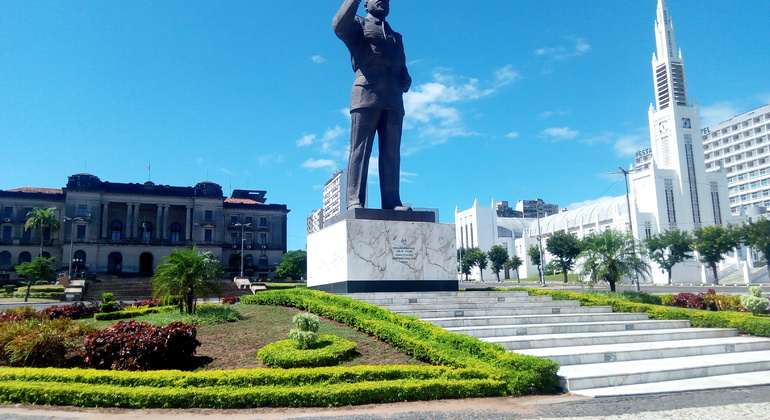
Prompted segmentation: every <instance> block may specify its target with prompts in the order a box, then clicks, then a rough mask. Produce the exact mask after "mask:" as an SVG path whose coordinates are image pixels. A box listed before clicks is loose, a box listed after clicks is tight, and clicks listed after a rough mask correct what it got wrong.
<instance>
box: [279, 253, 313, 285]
mask: <svg viewBox="0 0 770 420" xmlns="http://www.w3.org/2000/svg"><path fill="white" fill-rule="evenodd" d="M275 277H276V278H279V279H285V278H287V277H291V278H292V279H294V280H299V279H304V278H305V277H307V252H306V251H305V250H302V249H298V250H296V251H289V252H287V253H285V254H283V258H282V259H281V264H279V265H278V267H276V269H275Z"/></svg>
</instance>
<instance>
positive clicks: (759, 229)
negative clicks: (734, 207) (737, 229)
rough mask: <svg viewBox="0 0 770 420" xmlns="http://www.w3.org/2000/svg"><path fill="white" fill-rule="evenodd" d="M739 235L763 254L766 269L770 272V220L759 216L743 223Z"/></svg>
mask: <svg viewBox="0 0 770 420" xmlns="http://www.w3.org/2000/svg"><path fill="white" fill-rule="evenodd" d="M741 237H742V238H743V241H744V242H746V244H748V245H751V246H753V247H754V248H756V249H757V250H759V251H762V253H763V254H765V262H766V263H767V266H766V268H767V271H768V274H770V220H768V219H765V218H760V219H758V220H757V221H752V222H750V223H748V224H745V225H743V227H742V228H741Z"/></svg>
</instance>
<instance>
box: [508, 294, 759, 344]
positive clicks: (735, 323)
mask: <svg viewBox="0 0 770 420" xmlns="http://www.w3.org/2000/svg"><path fill="white" fill-rule="evenodd" d="M494 290H500V291H523V292H528V293H529V294H530V295H532V296H543V295H545V296H551V297H553V299H554V300H579V301H580V303H581V304H582V305H583V306H609V307H612V310H613V311H615V312H645V313H647V315H649V316H650V319H669V320H672V319H677V320H686V321H690V323H691V324H692V326H693V327H700V328H735V329H737V330H738V332H740V333H741V334H747V335H755V336H759V337H770V317H768V316H753V315H752V314H750V313H747V312H733V311H725V312H713V311H704V310H698V309H685V308H675V307H668V306H660V305H650V304H645V303H634V302H628V301H623V300H619V299H608V298H602V297H599V296H594V295H588V294H584V293H577V292H567V291H560V290H541V289H535V288H529V287H513V288H495V289H494Z"/></svg>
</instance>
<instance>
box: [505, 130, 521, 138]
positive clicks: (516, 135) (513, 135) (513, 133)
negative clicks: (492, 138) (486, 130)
mask: <svg viewBox="0 0 770 420" xmlns="http://www.w3.org/2000/svg"><path fill="white" fill-rule="evenodd" d="M505 137H508V138H509V139H517V138H519V133H517V132H515V131H513V132H510V133H508V134H506V135H505Z"/></svg>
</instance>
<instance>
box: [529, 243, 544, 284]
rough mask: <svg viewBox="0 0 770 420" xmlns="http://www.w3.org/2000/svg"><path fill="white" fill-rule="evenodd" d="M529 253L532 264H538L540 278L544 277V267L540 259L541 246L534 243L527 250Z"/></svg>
mask: <svg viewBox="0 0 770 420" xmlns="http://www.w3.org/2000/svg"><path fill="white" fill-rule="evenodd" d="M527 255H528V256H529V259H530V261H532V264H534V265H535V266H537V274H538V278H542V275H543V272H542V270H543V267H541V265H542V264H541V261H540V246H538V245H532V246H531V247H529V249H528V250H527Z"/></svg>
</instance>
